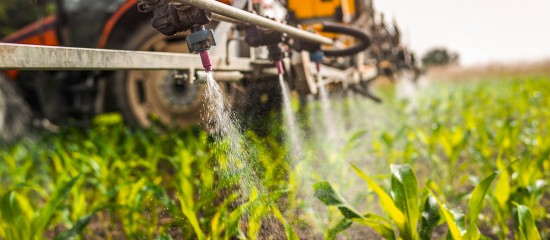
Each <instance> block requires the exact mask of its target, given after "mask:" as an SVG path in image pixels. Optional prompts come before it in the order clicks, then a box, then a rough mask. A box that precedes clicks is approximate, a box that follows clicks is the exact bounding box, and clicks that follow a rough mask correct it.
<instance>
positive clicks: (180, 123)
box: [111, 24, 205, 128]
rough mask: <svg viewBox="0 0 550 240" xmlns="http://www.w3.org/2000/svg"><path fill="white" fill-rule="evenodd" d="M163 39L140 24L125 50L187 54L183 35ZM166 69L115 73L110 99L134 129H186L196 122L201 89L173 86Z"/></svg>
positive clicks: (179, 85) (129, 38) (160, 35)
mask: <svg viewBox="0 0 550 240" xmlns="http://www.w3.org/2000/svg"><path fill="white" fill-rule="evenodd" d="M177 37H178V38H174V37H166V36H164V35H162V34H160V33H159V32H157V31H156V30H155V29H153V28H152V27H151V26H150V25H148V24H147V25H143V26H142V27H140V28H138V30H137V31H136V32H135V34H133V35H132V36H130V37H128V38H127V39H128V40H127V41H126V43H125V45H124V49H126V50H139V51H157V52H177V53H188V52H189V51H188V48H187V44H186V43H185V41H184V40H185V35H178V36H177ZM175 73H176V71H168V70H129V71H119V72H116V73H115V74H114V81H112V84H113V85H112V93H111V94H112V96H111V98H112V99H113V100H114V101H115V102H116V107H117V109H118V111H120V112H121V113H122V116H123V117H124V119H125V120H126V122H127V123H128V124H129V125H130V126H133V127H144V128H146V127H150V126H162V127H168V128H178V127H187V126H190V125H193V124H196V123H199V122H200V120H201V118H200V110H201V107H202V99H203V95H204V91H205V89H204V86H202V85H196V84H190V83H188V82H185V84H182V83H176V81H174V80H173V79H172V75H173V74H175Z"/></svg>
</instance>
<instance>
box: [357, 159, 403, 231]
mask: <svg viewBox="0 0 550 240" xmlns="http://www.w3.org/2000/svg"><path fill="white" fill-rule="evenodd" d="M352 167H353V169H354V170H355V172H356V173H357V174H358V175H359V176H360V177H361V178H362V179H363V180H365V181H366V182H367V184H368V185H369V188H370V189H371V190H372V191H374V192H375V193H376V195H378V201H379V202H380V205H381V206H382V209H383V210H384V211H385V212H386V214H388V215H389V216H390V218H391V219H392V221H393V222H394V223H395V224H396V225H397V226H398V228H399V227H402V226H403V225H404V224H405V216H404V215H403V212H401V210H399V208H397V206H396V205H395V203H394V202H393V200H392V198H391V197H390V196H389V195H388V194H387V193H386V192H384V190H383V189H382V188H381V187H380V186H379V185H378V184H377V183H376V182H375V181H374V180H373V179H372V178H370V177H369V176H367V175H366V174H365V173H363V172H362V171H361V170H359V168H357V167H356V166H355V165H352Z"/></svg>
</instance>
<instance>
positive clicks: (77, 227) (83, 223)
mask: <svg viewBox="0 0 550 240" xmlns="http://www.w3.org/2000/svg"><path fill="white" fill-rule="evenodd" d="M94 215H95V214H89V215H86V216H84V217H81V218H79V219H78V220H77V221H76V223H75V224H74V226H73V227H72V228H71V229H69V230H67V231H64V232H62V233H61V234H59V235H57V236H56V237H55V240H69V239H75V238H76V237H77V236H78V234H80V233H81V232H82V231H84V229H86V227H87V226H88V224H89V223H90V221H91V220H92V218H93V217H94Z"/></svg>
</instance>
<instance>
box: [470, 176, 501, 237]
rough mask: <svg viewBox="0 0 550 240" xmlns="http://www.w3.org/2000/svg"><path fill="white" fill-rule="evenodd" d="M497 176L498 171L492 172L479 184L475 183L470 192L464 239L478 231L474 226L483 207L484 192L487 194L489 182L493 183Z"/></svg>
mask: <svg viewBox="0 0 550 240" xmlns="http://www.w3.org/2000/svg"><path fill="white" fill-rule="evenodd" d="M497 176H498V172H494V173H493V174H491V175H489V176H488V177H486V178H485V179H483V180H482V181H481V182H480V183H479V184H477V186H476V187H475V188H474V191H473V192H472V196H471V197H470V201H469V202H468V219H469V225H468V230H467V231H466V235H465V238H466V239H470V238H472V237H474V235H473V234H475V232H478V230H477V226H476V220H477V216H478V215H479V213H480V212H481V209H482V208H483V200H484V199H485V194H487V190H489V187H490V186H491V183H493V181H494V180H495V178H496V177H497Z"/></svg>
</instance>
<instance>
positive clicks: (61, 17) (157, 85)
mask: <svg viewBox="0 0 550 240" xmlns="http://www.w3.org/2000/svg"><path fill="white" fill-rule="evenodd" d="M205 1H213V0H205ZM36 2H37V4H40V5H46V4H50V5H52V4H53V5H55V9H56V10H55V14H54V15H51V16H46V17H45V18H43V19H39V20H38V21H37V22H35V23H32V24H30V25H28V26H27V27H24V28H22V29H20V30H19V31H17V32H15V33H13V34H11V35H10V36H8V37H6V38H4V39H2V40H0V42H5V43H15V44H34V45H47V46H68V47H79V48H99V49H120V50H139V51H156V52H176V53H189V52H204V51H200V50H201V49H202V50H205V49H206V50H209V51H210V54H211V55H213V56H222V57H225V58H226V59H227V61H228V62H229V61H231V59H232V58H233V57H240V58H247V59H249V61H248V62H247V64H249V66H252V67H251V68H252V70H251V71H248V72H216V73H215V76H216V80H217V81H218V83H219V84H220V85H221V87H222V89H223V91H224V92H225V94H226V96H227V97H228V99H230V102H231V104H232V105H233V107H234V108H235V109H237V110H240V111H244V112H246V113H247V114H246V115H248V116H262V115H266V114H267V113H268V112H269V111H271V110H273V109H277V108H278V107H279V106H280V96H279V94H280V89H279V85H278V82H277V81H276V79H277V75H278V74H280V70H284V74H285V75H286V76H287V79H288V81H289V85H290V86H291V89H292V90H293V91H295V92H297V93H298V95H299V96H300V97H305V96H308V95H316V94H318V88H319V87H320V85H323V86H326V87H327V89H329V90H331V91H342V90H344V91H354V92H357V93H360V94H362V95H364V96H366V97H369V98H371V99H373V100H376V101H379V98H378V97H376V96H375V95H374V94H373V93H372V92H371V86H370V85H371V83H372V82H373V81H374V80H375V79H376V78H377V77H378V76H380V75H386V76H389V77H390V78H391V77H392V76H393V75H395V74H396V72H399V71H400V70H402V69H415V66H414V61H412V60H411V56H412V55H411V54H410V53H408V51H406V49H405V48H404V47H402V46H401V43H400V39H399V30H398V28H397V27H394V29H393V31H392V30H391V29H390V28H389V27H387V26H386V25H385V21H384V19H383V18H376V17H375V15H376V14H375V11H374V7H373V3H372V0H286V1H282V0H253V1H252V0H218V1H217V2H218V3H223V4H224V5H227V6H231V7H233V8H235V9H239V10H245V11H247V12H249V13H253V14H255V15H259V16H262V17H265V18H269V19H272V20H273V21H279V22H280V23H281V24H285V25H289V26H294V27H297V28H299V29H303V30H306V31H309V32H313V33H316V34H320V35H321V36H325V37H327V38H330V39H333V44H331V45H326V44H319V43H314V42H310V41H304V40H303V39H298V38H293V37H291V36H288V35H287V34H284V33H282V32H278V31H273V30H270V29H266V28H263V27H259V26H256V25H254V24H250V23H246V22H242V21H238V20H235V19H230V18H227V17H224V16H221V15H219V14H213V13H211V12H210V11H208V10H205V9H201V8H198V7H193V6H190V5H187V4H185V2H183V1H180V0H95V1H89V0H36ZM210 29H212V30H213V31H210ZM197 37H198V38H197ZM193 39H200V41H198V42H197V41H196V42H192V41H191V40H193ZM214 40H215V43H214V42H212V41H214ZM201 44H202V45H201ZM204 44H206V45H207V46H203V45H204ZM214 44H215V45H216V46H215V47H212V48H210V47H211V45H214ZM201 47H203V48H201ZM204 47H206V48H204ZM197 49H198V50H199V51H198V50H197ZM201 56H202V54H201ZM274 63H279V65H277V64H274ZM214 70H215V69H214ZM278 70H279V72H278ZM321 73H322V74H321ZM0 74H2V73H0ZM2 75H5V76H6V77H5V78H7V79H8V82H11V83H10V84H13V85H15V86H16V88H17V91H18V93H19V95H20V97H21V98H22V99H23V100H24V102H26V103H27V104H28V105H29V106H30V109H31V111H32V112H33V114H34V115H35V117H36V118H37V119H45V120H47V121H49V122H51V123H53V124H55V125H62V124H68V123H75V122H76V123H83V124H87V123H88V121H89V120H90V119H92V118H93V117H94V116H96V115H98V114H101V113H105V112H120V113H121V114H122V116H123V118H124V119H125V121H126V122H127V123H128V124H129V125H131V126H137V127H149V126H153V125H155V124H161V125H163V126H168V127H184V126H189V125H191V124H196V123H199V122H200V121H201V118H200V109H201V107H202V98H203V94H204V91H205V89H204V86H203V85H201V84H196V83H195V82H200V81H198V80H200V78H202V77H204V71H203V70H198V69H189V70H186V71H179V70H178V71H176V70H174V71H158V70H155V71H153V70H128V71H15V70H6V71H4V73H3V74H2ZM0 78H2V77H0ZM2 84H3V85H4V86H5V83H4V82H3V83H2ZM0 86H1V85H0ZM0 98H2V96H0ZM1 102H2V101H0V103H1ZM4 102H9V101H4ZM0 105H1V104H0ZM2 109H4V111H5V110H6V109H10V108H9V107H7V108H6V107H4V108H2V107H0V118H1V117H2V116H1V115H2V114H1V111H2ZM12 109H13V108H12ZM8 115H9V113H8ZM4 125H5V127H4V128H6V129H8V128H9V126H6V125H9V123H4Z"/></svg>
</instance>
